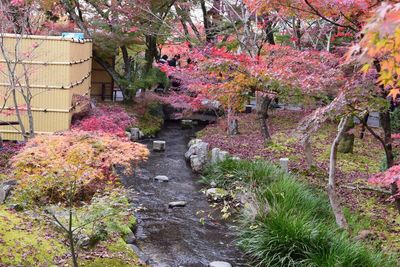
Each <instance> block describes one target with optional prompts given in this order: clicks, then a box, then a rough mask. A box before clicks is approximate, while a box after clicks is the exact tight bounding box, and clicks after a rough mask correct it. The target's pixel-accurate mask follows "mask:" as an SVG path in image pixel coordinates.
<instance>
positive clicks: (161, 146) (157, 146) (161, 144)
mask: <svg viewBox="0 0 400 267" xmlns="http://www.w3.org/2000/svg"><path fill="white" fill-rule="evenodd" d="M153 151H165V141H153Z"/></svg>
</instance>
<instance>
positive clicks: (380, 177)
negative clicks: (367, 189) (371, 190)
mask: <svg viewBox="0 0 400 267" xmlns="http://www.w3.org/2000/svg"><path fill="white" fill-rule="evenodd" d="M368 181H369V182H370V183H372V184H378V185H383V186H390V185H391V184H393V183H396V184H397V187H398V188H400V165H396V166H393V167H392V168H390V169H389V170H387V171H385V172H382V173H379V174H377V175H375V176H373V177H371V178H370V179H368ZM398 193H400V192H398Z"/></svg>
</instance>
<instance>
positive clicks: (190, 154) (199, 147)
mask: <svg viewBox="0 0 400 267" xmlns="http://www.w3.org/2000/svg"><path fill="white" fill-rule="evenodd" d="M185 158H186V160H189V161H190V166H191V167H192V170H193V171H195V172H200V171H202V170H203V168H204V166H205V165H206V164H207V161H208V143H206V142H203V141H202V140H201V139H194V140H192V141H190V142H189V149H188V151H187V152H186V153H185Z"/></svg>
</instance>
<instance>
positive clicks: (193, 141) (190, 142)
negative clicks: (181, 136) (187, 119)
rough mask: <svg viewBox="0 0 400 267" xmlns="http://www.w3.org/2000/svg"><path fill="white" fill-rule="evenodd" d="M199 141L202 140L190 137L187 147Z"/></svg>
mask: <svg viewBox="0 0 400 267" xmlns="http://www.w3.org/2000/svg"><path fill="white" fill-rule="evenodd" d="M200 142H203V140H201V139H197V138H196V139H192V140H190V141H189V143H188V147H191V146H192V145H194V144H197V143H200Z"/></svg>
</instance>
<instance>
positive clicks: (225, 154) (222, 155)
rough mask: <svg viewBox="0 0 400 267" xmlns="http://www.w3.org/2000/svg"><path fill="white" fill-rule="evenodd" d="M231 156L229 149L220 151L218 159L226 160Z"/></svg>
mask: <svg viewBox="0 0 400 267" xmlns="http://www.w3.org/2000/svg"><path fill="white" fill-rule="evenodd" d="M228 157H229V152H228V151H220V152H219V155H218V160H219V161H224V160H226V159H227V158H228Z"/></svg>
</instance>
